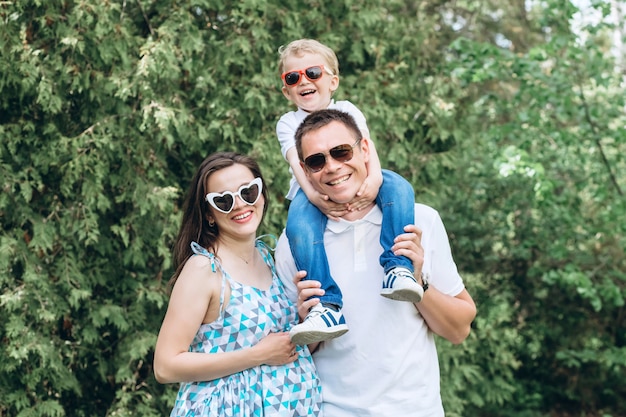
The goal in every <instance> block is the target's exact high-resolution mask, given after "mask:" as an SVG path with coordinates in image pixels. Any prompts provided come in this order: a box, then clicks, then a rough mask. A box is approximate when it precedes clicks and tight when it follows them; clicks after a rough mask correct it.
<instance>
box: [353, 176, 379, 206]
mask: <svg viewBox="0 0 626 417" xmlns="http://www.w3.org/2000/svg"><path fill="white" fill-rule="evenodd" d="M369 182H370V181H369V177H367V178H366V179H365V181H363V184H362V185H361V188H359V191H358V192H357V193H356V197H354V198H353V199H352V201H350V203H349V204H348V210H350V211H359V210H363V209H364V208H366V207H369V206H371V205H372V203H373V202H374V201H375V200H376V196H377V195H378V190H379V189H380V186H378V187H370V186H369Z"/></svg>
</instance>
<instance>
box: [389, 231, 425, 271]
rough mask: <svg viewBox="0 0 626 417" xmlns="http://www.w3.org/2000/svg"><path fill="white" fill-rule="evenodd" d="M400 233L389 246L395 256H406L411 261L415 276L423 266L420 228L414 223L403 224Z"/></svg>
mask: <svg viewBox="0 0 626 417" xmlns="http://www.w3.org/2000/svg"><path fill="white" fill-rule="evenodd" d="M404 231H405V232H406V233H403V234H401V235H398V236H396V238H395V239H394V244H393V246H392V247H391V250H392V251H393V254H394V255H396V256H406V257H407V258H409V259H410V260H411V261H413V268H414V269H415V276H417V277H419V276H420V274H421V273H422V267H423V266H424V248H423V247H422V230H421V229H420V228H419V227H417V226H415V225H414V224H409V225H407V226H404Z"/></svg>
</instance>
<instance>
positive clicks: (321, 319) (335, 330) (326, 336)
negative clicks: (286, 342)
mask: <svg viewBox="0 0 626 417" xmlns="http://www.w3.org/2000/svg"><path fill="white" fill-rule="evenodd" d="M347 331H348V325H347V324H346V320H345V319H344V318H343V314H341V310H334V309H333V308H331V307H327V306H324V305H322V303H319V304H316V305H315V306H313V308H311V310H310V311H309V314H307V315H306V318H305V319H304V321H303V322H302V323H300V324H298V325H296V326H294V327H292V328H291V330H290V331H289V336H290V337H291V341H292V342H293V343H294V344H296V345H308V344H310V343H317V342H322V341H324V340H330V339H334V338H335V337H339V336H341V335H342V334H344V333H345V332H347Z"/></svg>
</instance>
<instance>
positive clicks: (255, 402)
mask: <svg viewBox="0 0 626 417" xmlns="http://www.w3.org/2000/svg"><path fill="white" fill-rule="evenodd" d="M263 185H264V184H263V177H262V175H261V172H260V169H259V166H258V164H257V163H256V162H255V161H254V160H253V159H252V158H249V157H247V156H244V155H240V154H236V153H233V152H226V153H215V154H213V155H210V156H209V157H207V158H206V159H205V160H204V162H202V164H201V165H200V168H199V169H198V172H197V173H196V175H195V177H194V179H193V182H192V184H191V187H190V189H189V192H188V194H187V197H186V200H185V208H184V214H183V220H182V225H181V228H180V232H179V234H178V239H177V241H176V246H175V248H174V262H175V266H176V272H175V274H174V276H173V277H172V280H171V281H170V284H171V286H172V287H171V288H172V292H171V297H170V301H169V306H168V309H167V312H166V314H165V318H164V319H163V324H162V327H161V330H160V332H159V336H158V339H157V344H156V350H155V356H154V373H155V376H156V379H157V380H158V381H159V382H161V383H172V382H180V383H181V386H180V389H179V391H178V396H177V398H176V403H175V405H174V409H173V410H172V413H171V416H246V417H247V416H268V415H280V416H311V415H314V416H315V415H318V414H320V404H321V388H320V385H319V379H318V376H317V372H316V370H315V367H314V365H313V361H312V359H311V355H310V353H309V351H308V349H307V348H306V347H304V346H295V345H294V344H293V343H291V341H290V338H289V333H288V331H289V329H290V327H291V326H293V325H295V324H297V311H296V307H295V306H294V305H293V304H292V303H291V302H290V301H289V300H288V298H287V296H286V295H285V294H284V289H283V286H282V283H281V281H280V280H279V279H278V277H277V275H276V272H275V269H274V263H273V260H272V257H271V255H270V254H269V251H268V249H267V247H266V246H265V245H264V244H263V243H262V242H261V241H260V240H258V239H257V238H256V233H257V229H258V227H259V225H260V224H261V221H262V220H263V215H264V214H265V212H266V209H267V201H268V193H267V190H266V189H265V187H263Z"/></svg>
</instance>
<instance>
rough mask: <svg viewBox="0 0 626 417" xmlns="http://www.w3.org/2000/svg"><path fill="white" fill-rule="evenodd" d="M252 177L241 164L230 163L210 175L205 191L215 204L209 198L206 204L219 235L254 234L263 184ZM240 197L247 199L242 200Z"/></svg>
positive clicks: (247, 235)
mask: <svg viewBox="0 0 626 417" xmlns="http://www.w3.org/2000/svg"><path fill="white" fill-rule="evenodd" d="M254 180H255V177H254V175H253V174H252V171H250V169H248V168H247V167H246V166H244V165H241V164H234V165H231V166H229V167H227V168H224V169H221V170H219V171H216V172H214V173H213V174H211V175H210V176H209V178H208V180H207V193H208V194H209V196H210V199H211V200H212V201H213V203H214V204H215V205H216V206H217V207H215V206H213V205H211V204H209V203H208V202H206V204H209V213H210V218H211V219H212V220H213V221H215V223H216V224H217V226H218V229H219V231H220V236H229V235H230V236H232V237H249V236H250V235H254V236H256V232H257V229H258V227H259V225H260V224H261V221H262V219H263V208H264V207H265V198H264V197H263V194H262V192H261V189H262V188H261V187H262V186H263V185H262V184H261V183H260V182H259V181H258V180H257V181H254ZM242 187H243V188H242ZM225 192H230V193H232V194H230V193H225ZM211 193H213V194H211ZM257 195H258V198H256V196H257ZM242 197H243V199H245V200H248V202H245V201H243V200H242ZM255 199H256V201H254V200H255ZM205 201H206V200H205ZM231 201H232V204H231ZM250 202H252V203H253V204H249V203H250ZM220 210H222V211H220ZM229 210H230V211H229ZM223 211H229V212H228V213H224V212H223Z"/></svg>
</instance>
